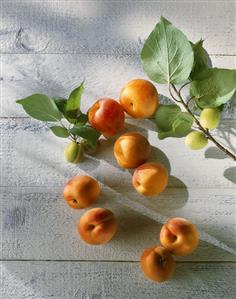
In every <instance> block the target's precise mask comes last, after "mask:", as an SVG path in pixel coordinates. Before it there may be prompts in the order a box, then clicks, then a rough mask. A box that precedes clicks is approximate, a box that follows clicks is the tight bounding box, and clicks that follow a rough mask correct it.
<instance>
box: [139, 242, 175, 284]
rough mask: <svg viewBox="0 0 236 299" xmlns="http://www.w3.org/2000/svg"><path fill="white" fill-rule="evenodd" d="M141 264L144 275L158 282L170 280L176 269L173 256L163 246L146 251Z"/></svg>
mask: <svg viewBox="0 0 236 299" xmlns="http://www.w3.org/2000/svg"><path fill="white" fill-rule="evenodd" d="M140 262H141V268H142V270H143V272H144V274H145V275H146V276H147V277H148V278H149V279H151V280H153V281H156V282H164V281H166V280H169V279H170V278H171V276H172V275H173V273H174V271H175V267H176V266H175V261H174V259H173V257H172V255H171V254H170V253H169V251H168V250H166V249H165V248H164V247H162V246H157V247H153V248H148V249H146V250H144V252H143V254H142V256H141V261H140Z"/></svg>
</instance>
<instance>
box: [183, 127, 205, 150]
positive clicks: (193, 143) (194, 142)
mask: <svg viewBox="0 0 236 299" xmlns="http://www.w3.org/2000/svg"><path fill="white" fill-rule="evenodd" d="M207 143H208V139H207V138H206V136H205V134H204V133H202V132H198V131H192V132H190V133H189V134H188V135H187V136H186V138H185V145H186V146H187V147H188V148H190V149H192V150H200V149H202V148H204V147H205V146H206V145H207Z"/></svg>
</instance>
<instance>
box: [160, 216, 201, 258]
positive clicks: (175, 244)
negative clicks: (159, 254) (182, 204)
mask: <svg viewBox="0 0 236 299" xmlns="http://www.w3.org/2000/svg"><path fill="white" fill-rule="evenodd" d="M160 242H161V244H162V246H164V247H165V248H166V249H167V250H169V251H170V252H171V253H172V254H174V255H180V256H185V255H189V254H191V253H192V252H193V251H194V250H195V249H196V247H197V245H198V242H199V233H198V230H197V229H196V226H195V225H194V224H192V223H191V222H190V221H188V220H187V219H184V218H172V219H170V220H169V221H168V222H167V223H166V224H164V225H163V226H162V228H161V232H160Z"/></svg>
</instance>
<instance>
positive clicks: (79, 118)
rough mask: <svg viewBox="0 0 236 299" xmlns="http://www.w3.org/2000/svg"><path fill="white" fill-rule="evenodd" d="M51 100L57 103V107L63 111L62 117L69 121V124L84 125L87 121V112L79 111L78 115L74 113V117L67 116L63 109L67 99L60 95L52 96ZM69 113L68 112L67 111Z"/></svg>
mask: <svg viewBox="0 0 236 299" xmlns="http://www.w3.org/2000/svg"><path fill="white" fill-rule="evenodd" d="M52 99H53V101H54V102H55V104H56V105H57V107H58V109H59V110H60V111H61V113H63V115H64V117H65V118H66V119H67V120H68V122H70V123H71V124H77V125H84V124H86V122H87V121H88V116H87V114H84V113H81V112H80V114H79V115H76V117H75V118H72V117H69V116H68V113H67V111H66V109H65V107H66V103H67V100H66V99H64V98H60V97H52ZM69 114H70V113H69Z"/></svg>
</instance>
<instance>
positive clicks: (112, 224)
mask: <svg viewBox="0 0 236 299" xmlns="http://www.w3.org/2000/svg"><path fill="white" fill-rule="evenodd" d="M158 104H159V95H158V93H157V90H156V88H155V86H154V85H153V84H152V83H150V82H149V81H147V80H142V79H137V80H133V81H130V82H129V83H128V84H127V85H126V86H125V87H124V88H123V89H122V91H121V96H120V103H118V102H117V101H115V100H113V99H108V98H103V99H100V100H98V101H97V102H96V103H95V104H94V105H93V106H92V107H91V108H90V109H89V112H88V119H89V123H90V124H91V126H93V127H94V128H95V129H96V130H98V131H99V132H101V133H102V134H103V135H104V136H105V137H111V136H114V135H116V134H117V133H118V132H119V131H120V130H121V129H122V128H123V126H124V121H125V112H126V113H127V114H129V115H130V116H132V117H135V118H148V117H151V116H152V115H153V114H154V113H155V111H156V109H157V107H158ZM150 152H151V147H150V144H149V142H148V140H147V139H146V138H145V137H144V136H143V135H141V134H139V133H137V132H131V133H125V134H123V135H121V136H120V137H119V138H118V139H117V140H116V141H115V144H114V156H115V158H116V160H117V163H118V164H119V166H121V167H123V168H127V169H135V171H134V173H133V177H132V183H133V186H134V188H135V189H136V191H137V192H138V193H140V194H141V195H144V196H153V195H158V194H159V193H161V192H162V191H163V190H164V189H165V188H166V186H167V184H168V171H167V169H166V168H165V166H164V165H162V164H161V163H159V162H156V161H155V162H147V160H148V158H149V156H150ZM99 194H100V186H99V184H98V182H97V181H96V180H95V179H94V178H92V177H90V176H77V177H74V178H72V179H70V180H69V181H68V182H67V184H66V186H65V188H64V198H65V200H66V202H67V203H68V204H69V206H71V207H72V208H75V209H81V208H86V207H88V206H90V205H92V204H93V203H95V202H96V201H97V199H98V197H99ZM116 231H117V221H116V219H115V216H114V214H113V213H112V212H111V211H110V210H107V209H104V208H94V209H91V210H89V211H87V212H86V213H85V214H84V215H83V216H82V217H81V218H80V221H79V223H78V233H79V235H80V237H81V239H82V240H83V241H85V242H86V243H88V244H92V245H99V244H105V243H107V242H109V241H110V240H111V239H112V238H113V236H114V235H115V233H116ZM198 240H199V236H198V232H197V230H196V228H195V226H194V225H193V224H191V223H190V222H188V221H187V220H185V219H183V218H173V219H171V220H170V221H168V222H167V223H166V224H165V225H164V226H163V227H162V229H161V233H160V242H161V244H162V246H157V247H154V248H150V249H146V250H145V251H144V253H143V254H142V257H141V267H142V269H143V272H144V273H145V274H146V276H147V277H149V278H150V279H152V280H154V281H158V282H162V281H166V280H168V279H169V278H170V277H171V275H172V274H173V272H174V269H175V262H174V259H173V257H172V254H174V255H187V254H190V253H191V252H192V251H193V250H194V249H195V248H196V246H197V244H198Z"/></svg>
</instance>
